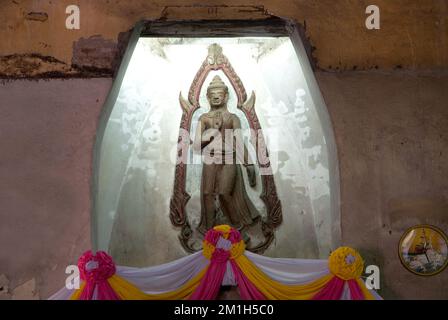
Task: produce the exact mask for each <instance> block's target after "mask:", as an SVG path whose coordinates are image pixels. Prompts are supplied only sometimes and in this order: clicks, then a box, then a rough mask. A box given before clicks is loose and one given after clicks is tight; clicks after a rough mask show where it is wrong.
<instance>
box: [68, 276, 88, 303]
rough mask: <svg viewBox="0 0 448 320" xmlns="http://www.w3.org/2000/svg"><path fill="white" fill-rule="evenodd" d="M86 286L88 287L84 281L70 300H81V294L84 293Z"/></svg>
mask: <svg viewBox="0 0 448 320" xmlns="http://www.w3.org/2000/svg"><path fill="white" fill-rule="evenodd" d="M85 286H86V283H85V282H84V281H83V282H81V285H80V286H79V289H76V290H75V292H73V293H72V295H71V296H70V300H79V296H80V295H81V292H82V290H84V287H85Z"/></svg>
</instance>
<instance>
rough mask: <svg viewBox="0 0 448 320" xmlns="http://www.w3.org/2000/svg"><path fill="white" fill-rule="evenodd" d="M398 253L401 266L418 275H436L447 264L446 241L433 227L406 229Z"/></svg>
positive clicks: (447, 247) (440, 231) (441, 232)
mask: <svg viewBox="0 0 448 320" xmlns="http://www.w3.org/2000/svg"><path fill="white" fill-rule="evenodd" d="M398 251H399V252H398V253H399V256H400V260H401V262H402V264H403V266H404V267H405V268H406V269H408V270H409V271H411V272H412V273H415V274H418V275H422V276H432V275H435V274H438V273H440V272H442V271H443V270H444V269H445V268H446V266H447V264H448V239H447V237H446V235H445V234H444V233H443V231H442V230H440V229H438V228H436V227H434V226H430V225H419V226H415V227H412V228H410V229H408V230H407V231H406V232H405V233H404V234H403V236H402V237H401V240H400V244H399V248H398Z"/></svg>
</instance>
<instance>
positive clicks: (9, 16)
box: [0, 0, 448, 77]
mask: <svg viewBox="0 0 448 320" xmlns="http://www.w3.org/2000/svg"><path fill="white" fill-rule="evenodd" d="M71 4H77V5H78V6H79V8H80V14H81V28H80V29H79V30H68V29H66V28H65V20H66V18H67V17H68V15H67V14H66V13H65V9H66V7H67V6H68V5H71ZM370 4H372V2H371V1H367V0H362V1H360V0H346V1H334V0H320V1H305V0H298V1H277V0H264V1H262V0H245V1H235V0H230V1H229V0H226V1H207V2H206V4H205V3H203V4H200V3H198V2H197V1H192V0H182V1H161V0H155V1H146V0H133V1H128V0H118V1H114V2H113V4H112V3H110V1H107V0H95V1H90V0H77V1H73V0H58V1H51V0H39V1H37V0H35V1H32V0H14V1H13V0H10V1H9V0H8V1H6V0H5V1H1V2H0V15H1V19H0V39H1V42H0V76H4V77H5V76H6V77H11V76H30V75H36V74H47V76H48V75H50V76H51V75H54V74H57V75H58V76H60V74H59V72H61V73H63V74H71V75H73V74H75V75H76V74H79V73H81V74H83V72H82V71H84V72H85V71H86V70H81V71H80V70H79V69H77V68H76V67H75V66H74V65H76V66H77V67H78V68H79V67H81V68H82V67H83V66H84V65H83V64H82V62H85V63H86V65H85V67H88V68H89V69H88V70H90V71H92V67H93V68H95V67H96V68H99V70H96V71H97V73H98V74H99V76H102V75H104V74H110V73H112V71H113V68H114V66H115V65H116V64H115V62H116V57H115V54H116V50H115V49H114V48H113V46H114V45H115V46H118V44H119V40H120V37H122V36H123V34H125V33H126V32H127V31H128V30H130V29H131V28H133V26H134V25H135V24H136V22H137V21H139V20H141V19H158V18H161V17H162V18H164V19H236V18H240V19H257V18H261V17H267V16H269V15H276V16H280V17H285V18H290V19H293V20H295V21H297V22H299V23H301V24H302V25H304V27H305V28H306V35H307V37H309V39H310V42H311V45H313V46H314V47H315V51H314V56H315V58H316V61H317V64H318V66H319V67H320V68H321V69H325V70H353V69H356V70H369V69H377V68H378V69H394V68H404V69H433V68H441V67H442V68H446V67H447V66H448V3H447V2H446V1H445V0H425V1H417V0H394V1H389V0H376V1H374V4H376V5H378V6H379V8H380V9H381V30H367V29H366V27H365V19H366V17H367V15H366V14H365V9H366V7H367V6H368V5H370ZM213 5H214V6H218V7H217V10H216V11H215V10H209V8H208V7H209V6H213ZM91 37H93V39H91V40H92V42H93V44H95V45H96V46H97V49H96V50H92V47H91V46H89V39H90V38H91ZM80 42H81V43H80ZM82 48H83V49H84V51H83V50H80V49H82ZM86 54H87V55H90V56H92V57H95V60H96V61H97V63H94V64H93V65H92V64H91V60H89V59H88V58H87V59H86ZM17 55H18V56H19V59H18V57H17ZM30 55H31V56H30ZM2 56H3V57H2ZM20 57H23V58H22V59H20ZM48 57H50V58H51V59H53V60H51V61H49V60H48ZM80 62H81V64H80ZM111 70H112V71H111ZM94 74H95V73H94Z"/></svg>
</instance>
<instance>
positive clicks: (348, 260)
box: [328, 247, 364, 280]
mask: <svg viewBox="0 0 448 320" xmlns="http://www.w3.org/2000/svg"><path fill="white" fill-rule="evenodd" d="M328 268H329V269H330V272H331V273H332V274H334V275H335V276H337V277H338V278H341V279H342V280H351V279H358V278H359V277H360V276H361V275H362V273H363V270H364V261H363V260H362V258H361V255H360V254H359V253H358V252H357V251H356V250H355V249H352V248H350V247H340V248H338V249H336V250H335V251H333V252H332V253H331V254H330V257H329V258H328Z"/></svg>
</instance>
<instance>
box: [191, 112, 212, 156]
mask: <svg viewBox="0 0 448 320" xmlns="http://www.w3.org/2000/svg"><path fill="white" fill-rule="evenodd" d="M205 129H206V124H205V119H204V117H203V115H202V116H200V117H199V120H198V126H197V127H196V133H195V137H194V141H193V151H194V152H196V153H201V152H202V149H204V148H205V147H206V146H207V145H208V144H209V143H210V142H212V141H213V136H206V135H204V131H205Z"/></svg>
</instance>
